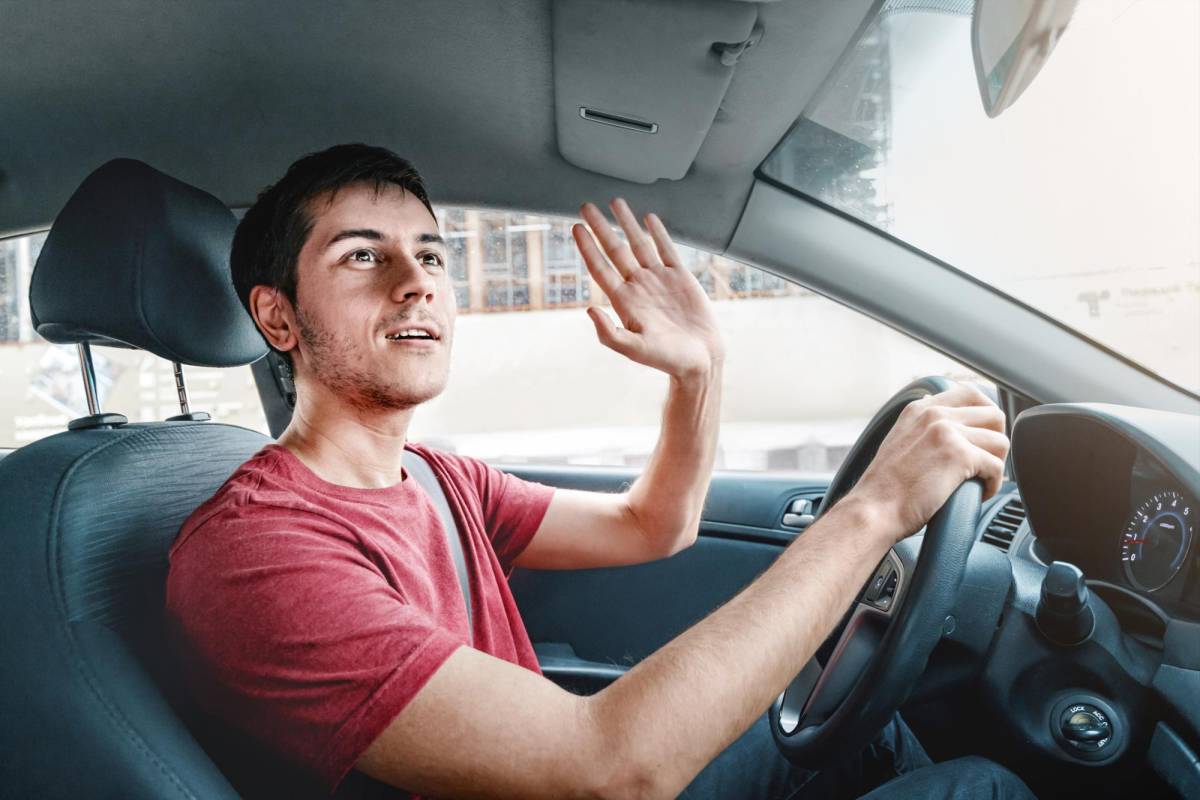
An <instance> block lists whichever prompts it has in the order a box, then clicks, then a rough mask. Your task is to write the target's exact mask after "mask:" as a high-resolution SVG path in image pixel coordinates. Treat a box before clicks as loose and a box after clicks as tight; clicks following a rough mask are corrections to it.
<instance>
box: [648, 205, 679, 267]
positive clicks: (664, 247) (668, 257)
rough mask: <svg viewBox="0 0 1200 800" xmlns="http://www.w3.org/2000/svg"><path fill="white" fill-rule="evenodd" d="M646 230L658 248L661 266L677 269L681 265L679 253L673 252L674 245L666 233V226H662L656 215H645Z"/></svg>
mask: <svg viewBox="0 0 1200 800" xmlns="http://www.w3.org/2000/svg"><path fill="white" fill-rule="evenodd" d="M646 229H647V230H649V231H650V235H651V236H652V237H654V244H655V245H657V247H658V255H659V258H661V259H662V263H663V264H665V265H667V266H668V267H678V266H680V265H681V264H683V262H682V261H680V259H679V253H678V252H676V250H675V243H674V242H672V241H671V235H670V234H669V233H667V226H666V225H663V221H662V220H661V219H659V218H658V214H647V215H646Z"/></svg>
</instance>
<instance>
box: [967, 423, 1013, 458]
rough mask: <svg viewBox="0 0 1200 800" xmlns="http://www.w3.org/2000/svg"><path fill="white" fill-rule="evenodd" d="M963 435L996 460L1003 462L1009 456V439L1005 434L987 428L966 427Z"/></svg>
mask: <svg viewBox="0 0 1200 800" xmlns="http://www.w3.org/2000/svg"><path fill="white" fill-rule="evenodd" d="M962 435H963V436H964V437H965V438H966V440H967V441H968V442H970V443H971V444H973V445H975V446H976V447H978V448H979V449H980V450H986V451H987V452H989V453H991V454H992V455H994V456H995V457H996V458H999V459H1001V460H1003V459H1004V458H1005V457H1006V456H1007V455H1008V446H1009V444H1008V437H1007V436H1005V435H1004V434H1003V433H997V432H996V431H992V430H988V429H986V428H973V427H964V428H962Z"/></svg>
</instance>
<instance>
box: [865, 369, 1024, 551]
mask: <svg viewBox="0 0 1200 800" xmlns="http://www.w3.org/2000/svg"><path fill="white" fill-rule="evenodd" d="M1007 455H1008V437H1007V436H1005V434H1004V412H1002V411H1001V410H1000V409H999V408H997V407H996V405H995V403H993V402H992V401H991V400H990V399H988V397H987V396H986V395H985V394H984V393H983V392H981V391H980V390H979V389H977V388H976V387H974V386H971V385H968V384H957V385H955V386H954V387H953V388H951V389H950V390H949V391H945V392H942V393H940V394H935V395H929V396H927V397H923V398H921V399H920V400H914V401H913V402H911V403H909V404H908V405H907V406H905V408H904V410H903V411H901V412H900V417H899V419H897V420H896V424H895V425H894V426H893V427H892V429H891V431H890V432H889V433H888V435H887V437H886V438H885V439H884V440H883V443H882V444H881V445H880V447H879V451H878V453H877V454H876V455H875V458H874V459H872V460H871V463H870V466H868V467H867V469H866V471H865V472H864V473H863V476H862V478H861V479H860V480H859V482H858V485H857V486H856V487H855V488H854V489H853V490H852V492H851V495H853V496H856V497H857V498H859V499H861V500H865V501H867V503H866V505H867V506H868V507H873V508H876V509H878V510H879V511H880V512H881V513H883V514H885V515H887V517H888V518H889V519H891V520H894V522H895V525H896V527H895V528H894V531H895V536H896V539H897V540H899V539H903V538H904V537H906V536H908V535H910V534H912V533H914V532H915V531H917V530H919V529H920V528H921V526H922V525H924V524H925V523H926V522H928V521H929V519H930V517H932V516H933V514H934V513H935V512H936V511H937V510H938V509H939V508H941V507H942V505H943V504H944V503H945V502H946V498H948V497H949V496H950V493H951V492H953V491H954V490H955V489H957V488H958V487H959V486H960V485H961V484H962V483H963V482H964V481H967V480H970V479H971V478H978V479H979V480H980V481H982V483H983V485H984V499H987V498H988V497H991V496H992V495H994V494H995V493H996V492H997V491H999V489H1000V485H1001V483H1002V481H1003V480H1004V459H1005V457H1006V456H1007Z"/></svg>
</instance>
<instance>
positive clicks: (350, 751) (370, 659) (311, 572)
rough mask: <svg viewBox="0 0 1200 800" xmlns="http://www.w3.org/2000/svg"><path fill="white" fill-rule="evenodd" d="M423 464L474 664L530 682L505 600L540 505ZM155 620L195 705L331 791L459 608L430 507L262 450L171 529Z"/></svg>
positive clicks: (459, 465)
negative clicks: (454, 540)
mask: <svg viewBox="0 0 1200 800" xmlns="http://www.w3.org/2000/svg"><path fill="white" fill-rule="evenodd" d="M408 447H409V448H410V449H412V450H414V451H415V452H417V453H419V454H420V455H422V456H424V457H425V459H426V460H427V461H428V462H429V464H430V467H431V468H432V469H433V471H434V474H436V475H437V476H438V479H439V482H440V483H441V484H442V487H443V489H444V491H445V493H446V497H447V500H448V502H449V504H450V507H451V508H452V509H453V510H454V514H455V519H456V521H457V524H458V527H459V531H460V533H461V534H462V538H463V550H464V555H465V557H466V561H467V567H468V572H469V574H470V586H471V597H472V602H473V609H472V619H473V628H474V630H473V631H471V633H473V635H474V643H473V646H474V647H475V648H477V649H479V650H482V651H483V652H485V653H489V654H491V655H493V656H495V657H497V658H502V659H504V660H506V661H510V662H512V663H514V664H519V665H521V666H523V667H526V668H528V669H530V670H533V671H535V672H536V671H538V663H537V659H536V657H535V656H534V652H533V647H532V645H531V644H530V642H529V637H528V635H527V634H526V632H525V627H524V625H523V624H522V622H521V617H520V614H519V613H518V611H517V606H516V604H515V603H514V602H513V597H512V593H511V592H510V591H509V588H508V580H507V575H508V573H509V572H510V571H511V565H512V562H513V560H514V559H515V558H516V557H517V555H518V554H520V553H521V551H522V550H524V549H525V546H526V545H527V544H528V543H529V540H530V539H531V538H532V537H533V535H534V532H535V531H536V530H537V528H538V525H539V524H540V523H541V521H542V517H543V516H544V515H545V513H546V508H547V507H548V506H549V504H550V498H551V495H552V494H553V491H554V490H553V488H551V487H549V486H543V485H541V484H536V483H529V482H526V481H523V480H521V479H519V478H516V477H515V476H512V475H508V474H507V473H504V472H501V471H500V470H498V469H495V468H494V467H490V466H488V465H487V464H484V463H483V462H481V461H478V460H476V459H472V458H466V457H463V456H456V455H450V454H447V453H442V452H439V451H436V450H430V449H427V448H425V447H422V446H420V445H412V444H410V445H408ZM170 562H171V563H170V571H169V574H168V578H167V613H168V617H169V619H170V620H171V621H172V623H173V625H174V628H175V631H176V633H177V634H178V635H177V637H176V638H177V639H178V640H179V642H178V643H177V644H178V646H179V647H180V649H181V650H182V652H181V653H180V655H181V656H182V657H183V661H184V664H185V670H186V672H187V677H188V679H189V680H188V682H189V684H190V687H191V689H192V691H193V694H194V697H195V700H196V702H197V703H198V705H199V706H200V707H201V708H202V709H203V710H204V711H205V712H207V713H208V714H210V715H212V716H215V717H217V718H218V719H220V720H223V721H224V722H225V723H227V724H229V725H231V726H233V727H234V728H235V729H237V730H238V731H240V732H242V733H244V734H246V735H248V736H250V737H251V738H252V739H254V740H257V741H259V742H261V743H263V744H264V745H266V746H268V747H270V748H271V749H273V750H274V751H276V752H278V753H280V754H282V755H283V756H284V757H285V758H287V759H288V760H290V761H293V762H295V763H297V764H298V765H302V766H303V767H304V768H306V769H308V770H311V771H313V772H315V773H316V774H317V775H319V776H320V777H321V778H322V779H323V780H324V781H325V782H326V784H327V785H328V787H329V788H330V790H331V791H332V790H333V789H335V788H336V787H337V785H338V784H339V783H340V782H341V781H342V779H343V778H344V777H345V776H346V774H347V773H348V772H349V771H350V770H351V769H352V768H353V767H354V764H355V763H356V762H357V761H358V759H359V757H360V756H361V755H362V753H363V752H364V751H365V750H366V749H367V747H368V746H369V745H370V744H371V743H372V742H373V741H374V740H375V739H376V738H377V737H378V736H379V734H380V733H382V732H383V730H384V729H385V728H386V727H387V725H388V723H390V722H391V721H392V719H393V718H394V717H395V716H396V715H397V714H398V713H399V712H400V711H401V709H403V708H404V706H405V705H406V704H407V703H408V702H409V701H410V700H411V699H412V698H413V697H414V696H415V695H416V694H417V692H418V691H420V689H421V687H422V686H424V685H425V682H426V681H427V680H428V679H429V678H430V676H432V675H433V673H434V672H435V671H437V669H438V667H440V666H441V665H442V663H443V662H444V661H445V660H446V659H447V658H448V657H449V656H450V654H451V653H452V652H454V650H455V649H457V648H458V647H459V646H461V645H464V644H468V643H469V642H470V637H469V635H468V630H467V626H468V622H467V615H466V610H465V608H464V604H463V595H462V590H461V588H460V586H459V583H458V576H457V573H456V572H455V569H454V562H453V559H452V557H451V555H450V549H449V546H448V544H447V541H446V538H445V532H444V529H443V527H442V524H441V520H440V519H439V517H438V514H437V512H436V510H435V509H434V507H433V505H432V502H431V501H430V499H429V496H428V495H427V494H426V493H425V491H424V490H423V489H422V488H421V486H420V484H419V483H417V481H416V480H415V479H414V478H412V477H410V476H408V474H407V472H405V477H404V479H403V480H401V482H400V483H398V484H396V485H394V486H390V487H388V488H385V489H357V488H351V487H346V486H339V485H336V484H332V483H329V482H327V481H324V480H322V479H321V478H319V477H317V476H316V475H315V474H314V473H313V472H312V471H311V470H309V469H308V468H307V467H306V466H304V464H303V463H302V462H301V461H300V460H299V459H298V458H296V456H295V455H293V454H292V453H291V452H290V451H288V450H287V449H286V448H283V447H280V446H279V445H268V446H267V447H265V448H264V449H263V450H261V451H260V452H259V453H257V454H256V455H255V456H254V457H253V458H251V459H250V460H249V461H247V462H246V463H245V464H243V465H242V466H241V467H240V468H238V470H237V472H235V473H234V474H233V475H232V476H231V477H230V478H229V480H228V481H226V482H225V484H224V485H223V486H222V487H221V488H220V489H219V490H218V491H217V493H216V494H215V495H214V496H213V497H212V498H211V499H209V500H208V501H207V502H205V503H204V505H202V506H201V507H200V508H198V509H197V510H196V511H195V512H194V513H193V514H192V515H191V516H190V517H189V518H188V520H187V522H185V523H184V525H183V528H182V529H181V530H180V533H179V537H178V538H177V539H176V540H175V544H174V545H173V546H172V548H171V552H170Z"/></svg>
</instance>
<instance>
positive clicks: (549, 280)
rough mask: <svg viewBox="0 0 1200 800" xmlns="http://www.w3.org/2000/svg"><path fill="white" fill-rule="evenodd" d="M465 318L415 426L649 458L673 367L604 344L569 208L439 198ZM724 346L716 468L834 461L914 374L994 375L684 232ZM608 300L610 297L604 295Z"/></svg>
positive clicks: (445, 435)
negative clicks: (709, 249) (440, 380)
mask: <svg viewBox="0 0 1200 800" xmlns="http://www.w3.org/2000/svg"><path fill="white" fill-rule="evenodd" d="M439 216H440V218H441V221H442V225H443V229H444V230H445V231H446V233H447V236H448V238H449V240H450V243H451V255H450V258H451V260H452V263H451V264H450V269H451V274H452V276H453V278H454V283H455V293H456V296H457V299H458V306H459V318H458V323H457V326H456V330H455V336H454V351H455V352H454V355H453V357H452V359H451V368H450V382H449V384H448V386H447V388H446V391H445V392H443V393H442V395H441V396H439V397H438V398H436V399H435V400H433V401H431V402H429V403H427V404H426V405H423V406H422V407H421V408H420V409H419V410H418V411H417V413H416V414H415V416H414V419H413V428H412V430H411V436H412V437H413V438H415V439H419V440H422V441H425V442H428V443H430V444H434V445H436V446H439V447H443V448H446V449H451V450H457V451H459V452H463V453H469V454H471V455H474V456H477V457H480V458H484V459H487V460H490V461H493V462H496V463H509V464H514V463H542V464H581V465H633V466H637V465H641V464H644V463H645V462H646V460H647V458H648V457H649V455H650V452H651V450H652V449H653V447H654V444H655V441H656V440H657V435H658V429H659V427H658V426H659V418H660V415H661V410H662V402H663V400H664V399H665V396H666V384H667V382H666V379H665V378H664V377H663V376H662V375H661V374H660V373H657V372H654V371H652V370H650V369H647V368H645V367H642V366H640V365H637V364H634V363H632V362H629V361H627V360H626V359H624V358H623V357H621V356H619V355H617V354H616V353H613V352H612V351H610V350H608V349H607V348H605V347H603V346H602V345H601V344H600V343H599V342H598V341H597V339H596V335H595V331H594V328H593V326H592V323H591V320H589V319H588V317H587V315H586V314H585V313H584V312H583V308H584V307H586V306H587V305H588V303H589V302H593V301H595V302H597V303H598V304H600V305H602V306H607V300H606V298H605V297H604V293H603V292H601V291H600V289H599V288H598V287H597V286H596V285H595V283H594V282H593V281H592V280H591V278H590V276H589V275H588V273H587V270H586V268H585V267H584V266H583V262H582V260H581V259H580V257H579V255H578V253H577V252H576V250H575V246H574V243H573V240H572V239H571V234H570V225H571V220H564V219H559V218H552V217H543V216H536V215H532V214H518V213H506V212H494V211H477V210H467V209H460V208H446V209H441V210H440V211H439ZM680 249H681V252H682V257H683V259H684V261H685V266H686V267H687V269H689V270H690V271H691V272H692V273H693V274H695V275H696V277H697V278H698V279H699V280H700V283H701V284H702V285H703V286H704V289H705V291H707V292H708V294H709V296H710V297H711V298H712V300H713V308H714V311H715V313H716V316H717V319H718V321H719V323H720V325H721V327H722V330H723V331H724V333H725V339H726V343H727V348H728V356H727V361H726V367H725V384H724V388H725V394H724V401H723V406H722V415H721V416H722V423H721V438H720V444H719V449H718V453H717V468H718V469H733V470H799V471H810V472H832V471H834V470H836V469H837V467H838V465H839V464H840V463H841V461H842V459H843V458H844V457H845V455H846V452H847V450H848V449H849V447H850V445H851V444H853V442H854V440H855V438H856V437H857V436H858V433H859V432H860V431H861V430H862V428H863V427H864V426H865V425H866V422H867V421H868V420H869V419H870V417H871V415H872V414H874V412H875V411H876V410H877V409H878V407H879V406H880V405H881V404H882V403H883V401H884V400H886V399H887V398H888V397H890V396H891V395H892V394H893V393H895V392H896V390H898V389H899V388H900V387H902V386H903V385H904V384H906V383H908V382H909V381H910V380H912V379H914V378H916V377H920V376H922V375H932V374H937V375H946V376H948V377H952V378H954V379H957V380H967V381H976V382H981V383H985V381H982V380H981V379H980V377H979V376H978V375H976V374H974V373H973V372H972V371H971V370H969V369H967V368H965V367H963V366H961V365H959V364H957V363H956V362H954V361H952V360H950V359H949V358H947V357H946V356H943V355H942V354H940V353H938V352H936V351H934V350H931V349H930V348H928V347H926V346H924V345H922V344H920V343H919V342H916V341H914V340H913V339H910V338H908V337H907V336H904V335H903V334H900V333H897V332H895V331H893V330H892V329H890V328H888V327H886V326H885V325H882V324H881V323H878V322H876V321H874V320H872V319H870V318H868V317H865V316H863V315H862V314H859V313H857V312H855V311H852V310H850V309H847V308H845V307H843V306H840V305H838V304H837V303H834V302H832V301H830V300H827V299H825V298H823V297H821V296H819V295H816V294H814V293H812V292H810V291H807V290H806V289H804V288H802V287H800V286H797V285H795V284H792V283H789V282H788V281H785V280H783V279H781V278H779V277H777V276H775V275H772V274H770V273H767V272H764V271H762V270H759V269H755V268H753V267H749V266H747V265H745V264H740V263H737V262H735V261H731V260H729V259H726V258H721V257H719V256H714V255H712V254H709V253H705V252H702V251H700V250H695V249H692V248H688V247H682V248H680ZM609 313H612V312H611V309H610V310H609Z"/></svg>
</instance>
